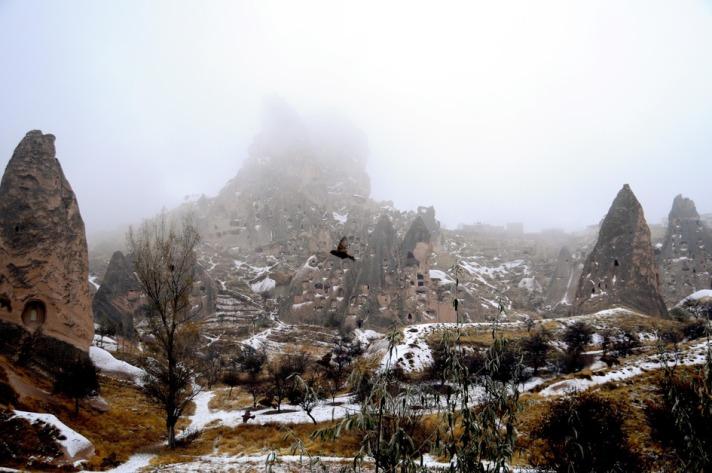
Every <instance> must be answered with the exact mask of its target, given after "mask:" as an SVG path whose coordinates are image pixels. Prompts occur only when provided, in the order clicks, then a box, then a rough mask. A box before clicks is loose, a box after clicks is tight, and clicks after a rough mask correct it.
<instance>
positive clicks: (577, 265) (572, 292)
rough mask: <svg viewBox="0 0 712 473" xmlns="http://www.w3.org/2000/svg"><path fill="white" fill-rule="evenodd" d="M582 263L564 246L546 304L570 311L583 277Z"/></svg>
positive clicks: (557, 261)
mask: <svg viewBox="0 0 712 473" xmlns="http://www.w3.org/2000/svg"><path fill="white" fill-rule="evenodd" d="M581 269H582V262H581V261H580V259H579V258H576V257H574V255H573V254H572V253H571V251H570V250H569V248H568V247H567V246H563V247H562V248H561V251H560V252H559V256H558V258H557V259H556V268H555V269H554V275H553V276H552V277H551V280H550V281H549V286H548V287H547V288H546V293H545V296H544V298H545V302H546V304H547V305H549V306H551V307H552V309H557V308H563V309H570V308H571V306H572V305H573V303H574V300H575V299H576V287H577V284H578V281H579V278H580V277H581Z"/></svg>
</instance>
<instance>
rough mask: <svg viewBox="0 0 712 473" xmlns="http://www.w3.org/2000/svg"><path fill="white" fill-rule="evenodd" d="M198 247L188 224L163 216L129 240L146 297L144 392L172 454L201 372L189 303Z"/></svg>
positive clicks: (193, 310)
mask: <svg viewBox="0 0 712 473" xmlns="http://www.w3.org/2000/svg"><path fill="white" fill-rule="evenodd" d="M199 241H200V235H199V234H198V232H197V230H196V229H195V227H194V226H193V225H192V224H191V222H190V221H189V220H188V219H186V220H185V221H183V223H182V224H181V225H180V226H179V227H176V226H175V225H174V224H169V223H167V221H166V216H165V215H161V216H160V217H158V218H157V219H156V220H153V221H147V222H144V223H143V224H142V225H141V227H140V228H139V229H138V230H137V231H136V232H134V230H133V229H130V230H129V234H128V246H129V249H130V251H131V253H132V254H133V255H134V271H135V272H136V276H137V277H138V280H139V282H140V285H141V289H142V290H143V292H144V294H145V296H146V302H147V303H146V306H145V310H146V319H147V321H148V327H149V330H150V341H149V342H148V343H147V344H146V349H145V350H144V352H143V356H142V365H143V368H144V369H145V370H146V376H145V377H144V392H145V393H146V395H147V396H148V397H149V398H151V399H152V400H154V401H156V402H157V403H158V404H160V405H161V407H162V408H163V410H164V411H165V414H166V430H167V433H168V445H169V447H170V448H174V447H175V444H176V438H175V425H176V423H177V422H178V419H179V418H180V417H181V415H182V414H183V411H184V409H185V407H186V406H187V405H188V404H189V403H190V402H191V401H192V400H193V398H194V397H195V396H196V395H197V394H198V392H199V389H200V388H199V387H197V385H195V383H194V379H195V376H196V372H197V370H198V368H199V360H198V359H197V357H196V356H195V352H194V348H195V343H197V340H198V336H199V330H198V325H197V322H198V317H199V314H200V310H199V308H197V309H196V308H194V307H191V300H190V295H191V292H192V289H193V280H194V274H195V268H196V256H195V248H196V246H197V245H198V242H199Z"/></svg>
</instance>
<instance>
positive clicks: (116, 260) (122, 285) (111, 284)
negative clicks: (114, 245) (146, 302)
mask: <svg viewBox="0 0 712 473" xmlns="http://www.w3.org/2000/svg"><path fill="white" fill-rule="evenodd" d="M140 294H141V288H140V286H139V284H138V281H137V280H136V276H135V275H134V273H133V266H132V263H131V261H130V259H129V258H127V257H126V256H124V254H123V253H122V252H120V251H116V252H114V254H113V255H112V256H111V260H110V261H109V266H107V268H106V274H105V275H104V279H103V280H102V283H101V286H100V287H99V289H98V290H97V292H96V295H94V300H93V301H92V310H93V312H94V320H95V321H96V322H97V323H98V324H100V325H102V326H105V327H107V328H108V327H111V328H113V329H114V330H115V332H116V333H118V334H120V335H123V336H126V337H131V336H132V335H133V322H134V313H135V312H136V310H137V309H138V308H139V306H140V304H141V302H140Z"/></svg>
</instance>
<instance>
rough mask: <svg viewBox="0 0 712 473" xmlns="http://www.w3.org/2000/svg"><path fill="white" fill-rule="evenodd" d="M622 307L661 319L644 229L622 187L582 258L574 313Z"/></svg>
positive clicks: (640, 211)
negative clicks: (583, 259)
mask: <svg viewBox="0 0 712 473" xmlns="http://www.w3.org/2000/svg"><path fill="white" fill-rule="evenodd" d="M617 305H621V306H625V307H628V308H630V309H633V310H636V311H640V312H642V313H644V314H648V315H656V316H666V315H667V308H666V306H665V303H664V302H663V298H662V297H661V295H660V281H659V274H658V269H657V265H656V262H655V255H654V253H653V247H652V245H651V242H650V229H649V228H648V225H647V223H646V222H645V216H644V215H643V208H642V207H641V206H640V203H639V202H638V199H636V197H635V195H634V194H633V191H631V189H630V187H629V186H628V184H626V185H624V186H623V189H621V190H620V192H618V195H617V196H616V198H615V200H614V201H613V204H612V205H611V208H610V210H609V211H608V214H607V215H606V218H605V219H604V220H603V223H602V225H601V229H600V231H599V234H598V241H597V242H596V246H595V247H594V248H593V251H591V253H590V254H589V255H588V258H587V259H586V262H585V264H584V268H583V271H582V273H581V277H580V279H579V283H578V287H577V290H576V300H575V305H574V312H575V313H577V314H581V313H587V312H595V311H598V310H602V309H608V308H610V307H613V306H617Z"/></svg>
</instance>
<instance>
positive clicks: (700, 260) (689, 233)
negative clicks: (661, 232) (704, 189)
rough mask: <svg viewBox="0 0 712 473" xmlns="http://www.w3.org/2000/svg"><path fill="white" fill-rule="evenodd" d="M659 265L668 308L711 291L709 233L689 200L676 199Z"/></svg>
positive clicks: (711, 263) (710, 245) (711, 255)
mask: <svg viewBox="0 0 712 473" xmlns="http://www.w3.org/2000/svg"><path fill="white" fill-rule="evenodd" d="M659 261H660V267H661V274H662V284H661V286H662V292H663V297H664V298H665V300H666V301H667V302H668V304H670V305H674V304H677V303H678V302H680V301H681V300H682V299H683V298H685V297H687V296H688V295H690V294H692V293H693V292H695V291H698V290H701V289H712V275H711V273H712V230H710V229H709V228H708V227H707V226H706V225H705V224H704V222H703V221H702V220H701V219H700V215H699V214H698V213H697V209H696V208H695V203H694V202H693V201H692V200H691V199H688V198H686V197H683V196H681V195H678V196H677V197H675V200H674V201H673V203H672V209H670V214H669V216H668V228H667V232H666V233H665V241H664V242H663V246H662V248H661V249H660V255H659Z"/></svg>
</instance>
